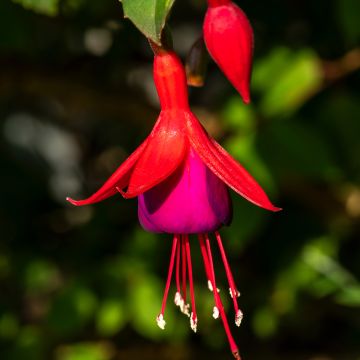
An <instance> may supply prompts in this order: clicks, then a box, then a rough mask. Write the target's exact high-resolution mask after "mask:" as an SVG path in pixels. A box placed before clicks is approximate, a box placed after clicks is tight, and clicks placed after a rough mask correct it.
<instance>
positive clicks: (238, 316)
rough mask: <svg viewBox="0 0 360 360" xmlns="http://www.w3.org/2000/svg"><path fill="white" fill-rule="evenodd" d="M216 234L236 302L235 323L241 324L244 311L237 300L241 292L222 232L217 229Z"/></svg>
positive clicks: (230, 288) (231, 293) (234, 301)
mask: <svg viewBox="0 0 360 360" xmlns="http://www.w3.org/2000/svg"><path fill="white" fill-rule="evenodd" d="M215 236H216V240H217V243H218V245H219V249H220V253H221V258H222V261H223V264H224V267H225V271H226V277H227V279H228V283H229V290H230V295H231V297H232V300H233V304H234V310H235V324H236V325H237V326H240V324H241V320H242V317H243V314H242V311H241V310H240V309H239V306H238V302H237V298H238V297H239V296H240V293H239V291H238V290H237V288H236V285H235V282H234V277H233V275H232V273H231V269H230V266H229V262H228V260H227V257H226V253H225V250H224V246H223V244H222V241H221V237H220V234H219V232H218V231H215Z"/></svg>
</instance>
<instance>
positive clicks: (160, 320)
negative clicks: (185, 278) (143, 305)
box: [156, 235, 179, 329]
mask: <svg viewBox="0 0 360 360" xmlns="http://www.w3.org/2000/svg"><path fill="white" fill-rule="evenodd" d="M178 241H179V235H174V239H173V245H172V250H171V257H170V264H169V271H168V276H167V280H166V285H165V291H164V297H163V301H162V305H161V312H160V314H159V315H158V317H157V319H156V321H157V323H158V325H159V327H160V328H161V329H164V328H165V324H166V323H165V320H164V313H165V308H166V300H167V297H168V294H169V289H170V284H171V277H172V273H173V269H174V262H175V253H176V248H177V244H178Z"/></svg>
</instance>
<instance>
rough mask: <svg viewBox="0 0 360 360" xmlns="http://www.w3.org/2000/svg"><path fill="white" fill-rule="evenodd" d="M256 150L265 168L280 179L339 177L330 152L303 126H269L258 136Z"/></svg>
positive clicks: (308, 128) (293, 123) (319, 137)
mask: <svg viewBox="0 0 360 360" xmlns="http://www.w3.org/2000/svg"><path fill="white" fill-rule="evenodd" d="M259 147H260V148H261V154H263V156H264V158H265V161H266V164H267V165H268V166H269V167H270V168H271V169H272V171H273V172H274V173H277V175H278V177H279V178H284V177H289V176H291V177H294V176H297V177H309V178H313V179H324V180H327V181H332V180H336V179H339V177H340V176H341V171H340V169H339V168H338V167H337V165H336V163H335V162H334V157H335V156H334V154H332V148H331V147H330V146H329V145H328V144H327V143H326V142H325V140H324V138H323V137H322V135H321V134H319V133H317V132H316V131H314V129H312V128H311V127H309V126H308V125H306V124H305V123H301V122H291V123H290V122H273V123H271V126H269V127H268V128H267V129H266V130H265V131H264V132H262V133H261V138H260V139H259Z"/></svg>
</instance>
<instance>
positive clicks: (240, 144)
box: [225, 136, 275, 192]
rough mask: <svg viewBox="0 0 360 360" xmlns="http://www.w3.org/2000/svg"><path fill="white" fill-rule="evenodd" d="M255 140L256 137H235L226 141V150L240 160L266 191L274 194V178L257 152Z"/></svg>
mask: <svg viewBox="0 0 360 360" xmlns="http://www.w3.org/2000/svg"><path fill="white" fill-rule="evenodd" d="M255 139H256V138H255V136H247V137H244V136H233V137H230V138H229V139H228V140H227V141H226V143H225V148H226V149H227V150H228V151H229V153H230V154H231V155H232V156H234V158H235V159H237V160H239V162H240V163H241V164H242V165H243V166H244V167H245V169H246V170H247V171H248V172H249V173H250V174H251V175H252V176H253V177H254V178H255V179H256V180H257V181H258V182H259V183H260V184H261V185H262V187H263V188H264V189H265V190H268V191H269V190H270V191H273V192H274V190H275V182H274V179H273V176H272V174H271V172H270V170H269V168H268V167H267V165H266V164H265V162H264V161H263V159H262V158H261V157H260V155H259V154H258V152H257V149H256V147H255Z"/></svg>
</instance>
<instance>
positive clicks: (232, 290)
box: [229, 288, 241, 299]
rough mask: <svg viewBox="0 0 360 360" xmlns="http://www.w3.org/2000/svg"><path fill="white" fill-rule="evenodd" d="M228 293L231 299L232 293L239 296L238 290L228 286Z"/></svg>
mask: <svg viewBox="0 0 360 360" xmlns="http://www.w3.org/2000/svg"><path fill="white" fill-rule="evenodd" d="M229 293H230V296H231V298H232V299H233V298H234V295H235V297H240V295H241V294H240V291H238V290H236V289H231V288H229Z"/></svg>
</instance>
